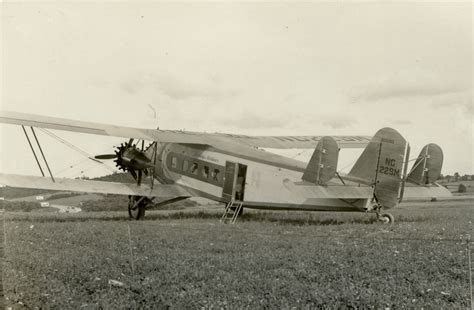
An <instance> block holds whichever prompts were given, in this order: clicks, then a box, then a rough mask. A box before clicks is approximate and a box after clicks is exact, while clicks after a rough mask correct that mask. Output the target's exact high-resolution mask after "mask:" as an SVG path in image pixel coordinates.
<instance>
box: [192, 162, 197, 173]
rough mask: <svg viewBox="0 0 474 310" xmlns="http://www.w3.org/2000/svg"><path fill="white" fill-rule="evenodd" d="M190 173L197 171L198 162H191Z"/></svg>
mask: <svg viewBox="0 0 474 310" xmlns="http://www.w3.org/2000/svg"><path fill="white" fill-rule="evenodd" d="M191 173H192V174H197V173H198V164H197V163H193V165H192V166H191Z"/></svg>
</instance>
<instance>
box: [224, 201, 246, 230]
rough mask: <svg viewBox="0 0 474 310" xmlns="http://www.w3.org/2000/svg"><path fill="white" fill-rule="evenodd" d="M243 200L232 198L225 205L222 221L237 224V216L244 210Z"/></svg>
mask: <svg viewBox="0 0 474 310" xmlns="http://www.w3.org/2000/svg"><path fill="white" fill-rule="evenodd" d="M243 204H244V203H243V202H242V201H238V200H237V201H236V200H234V199H232V200H231V201H229V202H228V203H227V205H226V206H225V210H224V214H222V217H221V223H224V224H229V223H230V224H235V222H236V221H237V217H238V216H239V213H240V211H241V210H242V205H243ZM232 209H233V210H232Z"/></svg>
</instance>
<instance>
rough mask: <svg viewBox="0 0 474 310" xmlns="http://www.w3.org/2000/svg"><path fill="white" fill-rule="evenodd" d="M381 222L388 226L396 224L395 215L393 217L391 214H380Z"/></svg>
mask: <svg viewBox="0 0 474 310" xmlns="http://www.w3.org/2000/svg"><path fill="white" fill-rule="evenodd" d="M379 220H380V221H381V222H382V223H384V224H388V225H392V224H393V223H395V218H394V217H393V215H391V214H390V213H382V214H380V218H379Z"/></svg>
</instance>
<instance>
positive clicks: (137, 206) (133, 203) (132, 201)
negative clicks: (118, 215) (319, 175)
mask: <svg viewBox="0 0 474 310" xmlns="http://www.w3.org/2000/svg"><path fill="white" fill-rule="evenodd" d="M150 202H151V200H150V199H148V198H147V197H145V196H128V215H129V216H130V218H131V219H134V220H142V219H143V218H144V217H145V210H146V206H147V205H148V204H149V203H150Z"/></svg>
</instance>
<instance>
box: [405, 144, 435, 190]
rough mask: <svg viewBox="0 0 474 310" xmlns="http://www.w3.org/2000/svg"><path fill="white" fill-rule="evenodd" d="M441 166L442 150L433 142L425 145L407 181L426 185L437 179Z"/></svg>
mask: <svg viewBox="0 0 474 310" xmlns="http://www.w3.org/2000/svg"><path fill="white" fill-rule="evenodd" d="M442 166H443V151H442V150H441V148H440V147H439V146H438V145H437V144H434V143H431V144H428V145H425V147H424V148H423V149H422V150H421V152H420V155H418V158H417V159H416V161H415V164H414V165H413V167H412V168H411V171H410V173H409V174H408V177H407V182H410V183H415V184H418V185H427V184H431V183H434V182H435V181H436V180H438V178H439V176H440V174H441V167H442Z"/></svg>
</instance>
